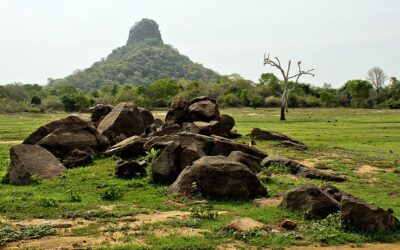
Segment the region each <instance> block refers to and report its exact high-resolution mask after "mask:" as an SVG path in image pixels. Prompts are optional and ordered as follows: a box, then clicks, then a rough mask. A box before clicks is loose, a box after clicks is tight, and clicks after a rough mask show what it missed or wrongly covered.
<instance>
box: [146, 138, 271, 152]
mask: <svg viewBox="0 0 400 250" xmlns="http://www.w3.org/2000/svg"><path fill="white" fill-rule="evenodd" d="M172 141H176V142H179V143H180V144H181V147H186V146H189V145H192V144H193V145H196V147H197V148H198V149H201V150H202V151H203V152H204V153H205V154H206V155H223V156H228V155H229V154H230V153H231V152H232V151H242V152H243V153H246V154H249V155H251V156H254V157H256V158H259V159H264V158H265V157H266V156H267V155H266V153H264V152H262V151H260V150H258V149H256V148H253V147H250V146H248V145H245V144H241V143H237V142H233V141H230V140H227V139H225V138H222V137H215V136H206V135H199V134H193V133H187V132H181V133H179V134H175V135H166V136H160V137H155V138H151V139H150V140H149V141H148V142H146V144H145V145H144V149H145V150H149V149H151V148H152V147H156V146H157V145H160V146H162V145H164V146H165V145H167V144H169V143H170V142H172Z"/></svg>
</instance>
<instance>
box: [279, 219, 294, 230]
mask: <svg viewBox="0 0 400 250" xmlns="http://www.w3.org/2000/svg"><path fill="white" fill-rule="evenodd" d="M280 227H281V228H284V229H286V230H294V229H296V227H297V223H296V222H294V221H292V220H289V219H284V220H283V221H282V222H281V224H280Z"/></svg>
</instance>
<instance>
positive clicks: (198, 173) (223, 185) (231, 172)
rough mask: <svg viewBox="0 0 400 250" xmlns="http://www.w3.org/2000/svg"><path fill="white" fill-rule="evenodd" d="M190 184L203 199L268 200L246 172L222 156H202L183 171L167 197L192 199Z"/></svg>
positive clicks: (260, 186) (247, 170)
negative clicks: (262, 197) (198, 191)
mask: <svg viewBox="0 0 400 250" xmlns="http://www.w3.org/2000/svg"><path fill="white" fill-rule="evenodd" d="M193 183H196V185H197V187H198V188H199V189H200V192H201V193H202V195H203V196H209V197H211V198H213V199H217V200H223V199H231V200H249V199H252V198H256V197H261V196H267V195H268V193H267V190H266V189H265V188H264V186H263V185H261V183H260V182H259V180H258V179H257V176H256V175H254V173H253V172H251V171H250V170H249V168H248V167H247V166H245V165H243V164H241V163H239V162H235V161H231V160H229V159H227V158H226V157H222V156H205V157H202V158H200V159H199V160H197V161H195V162H194V163H193V165H192V166H189V167H187V168H185V169H184V170H183V171H182V172H181V173H180V175H179V176H178V178H177V179H176V181H175V182H174V183H173V184H172V185H171V187H170V193H176V194H179V195H181V196H191V195H193V193H194V191H195V190H193V185H192V184H193Z"/></svg>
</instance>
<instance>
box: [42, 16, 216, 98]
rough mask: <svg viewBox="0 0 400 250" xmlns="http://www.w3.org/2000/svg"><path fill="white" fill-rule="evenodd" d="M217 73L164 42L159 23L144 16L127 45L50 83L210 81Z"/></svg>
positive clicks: (85, 87)
mask: <svg viewBox="0 0 400 250" xmlns="http://www.w3.org/2000/svg"><path fill="white" fill-rule="evenodd" d="M218 76H219V75H218V74H217V73H216V72H214V71H212V70H210V69H207V68H205V67H203V66H202V65H201V64H198V63H194V62H192V61H191V60H190V59H189V58H188V57H187V56H184V55H182V54H180V53H179V51H178V50H177V49H175V48H173V47H172V46H171V45H168V44H164V42H163V40H162V37H161V33H160V31H159V29H158V24H157V23H156V22H155V21H153V20H151V19H143V20H141V21H139V22H137V23H135V25H134V26H133V27H132V28H131V29H130V31H129V38H128V41H127V43H126V45H125V46H122V47H119V48H117V49H115V50H113V52H112V53H111V54H110V55H108V56H107V58H105V59H103V60H101V61H98V62H95V63H94V64H93V65H92V66H91V67H89V68H87V69H85V70H77V71H75V72H74V73H73V74H71V75H69V76H67V77H65V78H62V79H53V80H51V81H50V82H49V84H50V85H54V84H61V83H71V84H72V85H74V86H75V87H78V88H81V89H83V90H86V91H87V90H91V89H95V88H99V87H101V86H102V85H103V84H106V83H117V84H132V85H138V84H150V83H151V82H153V81H155V80H159V79H177V80H198V81H205V82H209V81H212V80H215V79H216V78H218Z"/></svg>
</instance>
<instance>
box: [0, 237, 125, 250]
mask: <svg viewBox="0 0 400 250" xmlns="http://www.w3.org/2000/svg"><path fill="white" fill-rule="evenodd" d="M100 244H107V245H114V246H115V245H120V244H121V243H118V242H117V241H114V240H113V239H111V238H107V237H103V236H101V237H88V236H85V237H81V236H73V237H60V236H49V237H44V238H41V239H36V240H24V241H18V242H13V243H9V244H7V245H5V246H4V249H83V248H90V247H92V246H96V245H100Z"/></svg>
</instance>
